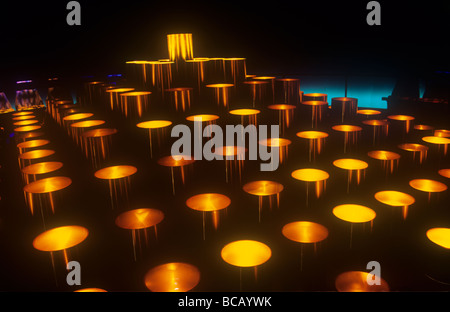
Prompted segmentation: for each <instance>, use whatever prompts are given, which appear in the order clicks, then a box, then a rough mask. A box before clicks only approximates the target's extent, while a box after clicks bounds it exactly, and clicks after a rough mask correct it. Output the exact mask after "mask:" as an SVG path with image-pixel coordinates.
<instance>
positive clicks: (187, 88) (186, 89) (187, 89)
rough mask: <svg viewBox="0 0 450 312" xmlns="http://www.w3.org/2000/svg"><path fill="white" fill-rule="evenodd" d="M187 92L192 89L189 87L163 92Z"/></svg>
mask: <svg viewBox="0 0 450 312" xmlns="http://www.w3.org/2000/svg"><path fill="white" fill-rule="evenodd" d="M189 90H193V89H192V88H189V87H178V88H170V89H166V90H164V91H167V92H176V91H189Z"/></svg>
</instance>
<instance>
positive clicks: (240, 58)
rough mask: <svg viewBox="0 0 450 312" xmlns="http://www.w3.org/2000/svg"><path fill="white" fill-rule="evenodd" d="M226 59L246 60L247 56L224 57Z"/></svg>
mask: <svg viewBox="0 0 450 312" xmlns="http://www.w3.org/2000/svg"><path fill="white" fill-rule="evenodd" d="M223 59H224V60H225V61H245V60H246V59H245V57H224V58H223Z"/></svg>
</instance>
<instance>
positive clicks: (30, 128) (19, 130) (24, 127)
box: [14, 126, 41, 132]
mask: <svg viewBox="0 0 450 312" xmlns="http://www.w3.org/2000/svg"><path fill="white" fill-rule="evenodd" d="M37 129H41V126H23V127H19V128H16V129H14V131H16V132H27V131H33V130H37Z"/></svg>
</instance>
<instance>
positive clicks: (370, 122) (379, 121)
mask: <svg viewBox="0 0 450 312" xmlns="http://www.w3.org/2000/svg"><path fill="white" fill-rule="evenodd" d="M362 123H363V124H365V125H369V126H387V125H389V123H388V121H387V120H386V119H369V120H363V122H362Z"/></svg>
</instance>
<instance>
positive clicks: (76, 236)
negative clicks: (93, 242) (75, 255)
mask: <svg viewBox="0 0 450 312" xmlns="http://www.w3.org/2000/svg"><path fill="white" fill-rule="evenodd" d="M88 234H89V231H88V230H87V229H86V228H84V227H82V226H78V225H68V226H61V227H57V228H53V229H51V230H48V231H45V232H44V233H42V234H40V235H38V236H37V237H36V238H35V239H34V240H33V247H34V248H36V249H38V250H42V251H58V250H63V249H67V248H70V247H73V246H76V245H78V244H79V243H81V242H83V241H84V240H85V239H86V237H87V236H88Z"/></svg>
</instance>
